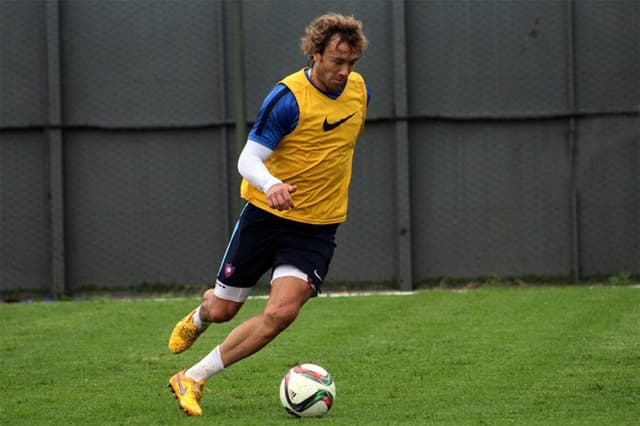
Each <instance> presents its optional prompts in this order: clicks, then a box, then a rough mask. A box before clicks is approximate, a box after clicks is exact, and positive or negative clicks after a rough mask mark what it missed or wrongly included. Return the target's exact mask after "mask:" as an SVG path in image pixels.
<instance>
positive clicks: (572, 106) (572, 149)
mask: <svg viewBox="0 0 640 426" xmlns="http://www.w3.org/2000/svg"><path fill="white" fill-rule="evenodd" d="M573 18H574V5H573V0H567V86H568V90H567V95H568V96H567V97H568V99H567V106H568V109H569V130H568V135H567V139H568V145H569V161H570V167H571V178H570V184H569V191H570V195H569V208H570V209H571V212H570V215H571V216H570V223H571V261H572V265H571V269H572V271H571V274H572V275H573V282H574V283H575V284H578V283H579V281H580V224H579V219H580V218H579V215H578V212H579V197H578V195H579V194H578V185H577V182H576V161H577V160H576V152H577V146H576V117H575V112H576V111H575V110H576V76H575V39H574V22H573Z"/></svg>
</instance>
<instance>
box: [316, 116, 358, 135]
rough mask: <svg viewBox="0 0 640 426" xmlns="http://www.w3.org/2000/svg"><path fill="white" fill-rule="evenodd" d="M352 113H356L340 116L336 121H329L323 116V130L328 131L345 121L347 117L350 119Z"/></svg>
mask: <svg viewBox="0 0 640 426" xmlns="http://www.w3.org/2000/svg"><path fill="white" fill-rule="evenodd" d="M354 115H356V113H355V112H354V113H353V114H351V115H347V116H346V117H345V118H342V119H340V120H338V121H336V122H335V123H329V122H328V121H327V118H326V117H325V118H324V123H322V130H324V131H325V132H328V131H329V130H333V129H335V128H336V127H338V126H340V125H341V124H342V123H344V122H345V121H347V120H348V119H350V118H351V117H353V116H354Z"/></svg>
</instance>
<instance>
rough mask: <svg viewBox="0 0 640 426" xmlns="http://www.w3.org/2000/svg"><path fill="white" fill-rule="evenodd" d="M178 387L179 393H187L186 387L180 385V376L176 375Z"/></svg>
mask: <svg viewBox="0 0 640 426" xmlns="http://www.w3.org/2000/svg"><path fill="white" fill-rule="evenodd" d="M178 388H180V395H184V394H185V393H187V389H185V388H184V387H183V386H182V380H180V376H179V375H178Z"/></svg>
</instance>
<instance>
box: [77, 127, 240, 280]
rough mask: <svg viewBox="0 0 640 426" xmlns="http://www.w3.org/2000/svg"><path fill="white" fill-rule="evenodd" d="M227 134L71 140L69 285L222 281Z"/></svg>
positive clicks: (95, 135)
mask: <svg viewBox="0 0 640 426" xmlns="http://www.w3.org/2000/svg"><path fill="white" fill-rule="evenodd" d="M220 138H221V135H220V132H214V131H204V130H201V131H197V130H193V131H179V130H176V131H169V132H167V131H154V132H126V131H118V132H70V133H69V134H68V135H66V138H65V139H66V146H65V158H67V165H68V167H67V170H66V182H67V183H66V188H65V193H66V205H67V212H66V217H67V257H68V281H69V287H70V288H79V287H84V286H89V285H92V286H99V287H102V286H109V287H119V286H130V285H135V284H140V283H145V282H146V283H158V282H161V283H205V282H211V281H212V280H213V279H215V274H216V272H217V270H218V266H219V261H220V259H219V257H220V255H221V254H222V253H223V252H224V248H225V247H226V241H227V238H228V229H229V228H228V226H227V223H226V222H227V218H226V215H225V212H226V209H225V207H224V206H223V205H222V202H223V201H224V200H226V188H225V186H224V185H223V184H222V183H223V182H225V177H224V176H223V172H224V170H225V167H224V166H223V165H222V163H223V162H224V161H226V158H225V154H224V149H223V143H222V142H223V141H222V140H221V139H220Z"/></svg>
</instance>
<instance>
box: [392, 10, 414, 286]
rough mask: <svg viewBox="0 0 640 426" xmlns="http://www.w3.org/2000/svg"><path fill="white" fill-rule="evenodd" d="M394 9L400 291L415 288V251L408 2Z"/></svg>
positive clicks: (396, 208) (396, 204)
mask: <svg viewBox="0 0 640 426" xmlns="http://www.w3.org/2000/svg"><path fill="white" fill-rule="evenodd" d="M392 8H393V52H394V53H393V81H394V87H393V94H394V96H393V97H394V99H393V100H394V104H395V114H396V117H395V144H394V146H395V148H396V162H395V177H396V181H395V189H396V191H395V192H396V199H395V211H396V247H397V250H396V253H395V255H396V277H397V280H398V283H399V285H400V289H401V290H404V291H408V290H412V289H413V262H412V251H411V235H412V232H411V188H410V186H411V185H410V184H411V182H410V174H409V167H410V157H409V124H408V122H407V115H408V105H407V74H406V69H407V55H406V28H405V2H404V1H395V2H392Z"/></svg>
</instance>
